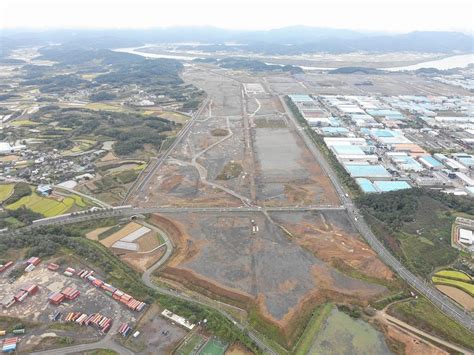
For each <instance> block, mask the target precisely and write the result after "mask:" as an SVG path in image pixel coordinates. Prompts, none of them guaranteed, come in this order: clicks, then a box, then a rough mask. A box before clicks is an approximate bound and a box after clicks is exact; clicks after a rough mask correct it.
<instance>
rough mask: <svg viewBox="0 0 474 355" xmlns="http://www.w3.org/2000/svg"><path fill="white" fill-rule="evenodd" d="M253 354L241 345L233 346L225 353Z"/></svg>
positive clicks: (228, 354)
mask: <svg viewBox="0 0 474 355" xmlns="http://www.w3.org/2000/svg"><path fill="white" fill-rule="evenodd" d="M251 354H253V353H252V352H251V351H250V350H248V349H247V348H245V347H244V346H243V345H242V344H240V343H234V344H232V345H231V346H230V347H229V348H228V349H227V351H226V352H225V355H251Z"/></svg>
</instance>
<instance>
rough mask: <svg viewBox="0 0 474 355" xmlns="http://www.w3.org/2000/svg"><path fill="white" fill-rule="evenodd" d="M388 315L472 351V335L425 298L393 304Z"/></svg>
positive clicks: (473, 341)
mask: <svg viewBox="0 0 474 355" xmlns="http://www.w3.org/2000/svg"><path fill="white" fill-rule="evenodd" d="M388 313H389V314H391V315H393V316H394V317H397V318H399V319H400V320H402V321H404V322H406V323H408V324H410V325H412V326H414V327H417V328H419V329H422V330H425V331H426V332H428V333H431V334H433V335H436V336H439V337H441V338H443V339H446V340H448V341H452V342H453V343H456V344H459V345H462V346H465V347H468V348H469V349H474V337H473V336H472V333H471V332H470V331H469V330H467V329H466V328H464V327H462V326H461V325H459V324H458V323H456V322H455V321H454V320H452V319H451V318H449V317H447V316H445V315H444V314H443V313H441V311H439V310H438V309H437V308H436V307H435V306H433V305H432V304H431V303H430V302H429V301H428V300H427V299H426V298H423V297H419V298H418V299H416V300H413V299H412V300H410V301H407V302H401V303H395V304H393V305H392V306H390V307H389V308H388Z"/></svg>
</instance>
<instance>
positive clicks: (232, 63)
mask: <svg viewBox="0 0 474 355" xmlns="http://www.w3.org/2000/svg"><path fill="white" fill-rule="evenodd" d="M217 64H218V65H219V66H221V67H223V68H229V69H246V70H253V71H283V72H288V73H292V74H299V73H303V69H301V68H300V67H297V66H294V65H275V64H266V63H264V62H262V61H259V60H255V59H246V58H234V57H229V58H223V59H220V60H217Z"/></svg>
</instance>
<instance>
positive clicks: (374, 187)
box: [355, 178, 411, 194]
mask: <svg viewBox="0 0 474 355" xmlns="http://www.w3.org/2000/svg"><path fill="white" fill-rule="evenodd" d="M355 180H356V182H357V185H359V187H360V189H361V190H362V192H364V193H366V194H370V193H377V192H390V191H398V190H405V189H410V188H411V186H410V184H408V183H407V182H406V181H384V180H375V181H370V180H369V179H365V178H357V179H355Z"/></svg>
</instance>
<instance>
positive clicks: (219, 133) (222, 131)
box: [211, 128, 229, 137]
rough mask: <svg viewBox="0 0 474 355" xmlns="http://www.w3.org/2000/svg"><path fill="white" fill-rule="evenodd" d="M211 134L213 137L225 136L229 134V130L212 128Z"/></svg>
mask: <svg viewBox="0 0 474 355" xmlns="http://www.w3.org/2000/svg"><path fill="white" fill-rule="evenodd" d="M211 134H212V135H213V136H214V137H225V136H227V135H228V134H229V131H228V130H226V129H224V128H214V129H213V130H212V131H211Z"/></svg>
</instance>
